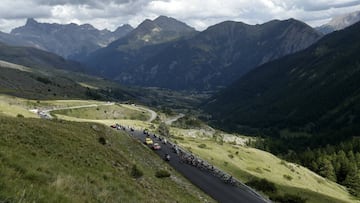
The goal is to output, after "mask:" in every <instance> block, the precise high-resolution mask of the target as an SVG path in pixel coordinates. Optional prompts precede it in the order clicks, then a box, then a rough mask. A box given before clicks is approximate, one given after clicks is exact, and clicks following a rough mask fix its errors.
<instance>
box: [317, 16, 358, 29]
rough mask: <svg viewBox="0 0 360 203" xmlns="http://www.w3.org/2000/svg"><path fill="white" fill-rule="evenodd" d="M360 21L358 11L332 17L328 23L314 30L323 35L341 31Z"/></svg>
mask: <svg viewBox="0 0 360 203" xmlns="http://www.w3.org/2000/svg"><path fill="white" fill-rule="evenodd" d="M359 21H360V11H355V12H352V13H349V14H344V15H340V16H336V17H334V18H333V19H332V20H331V21H330V22H329V23H327V24H324V25H322V26H320V27H317V28H316V29H317V30H318V31H320V32H321V33H323V34H329V33H331V32H334V31H337V30H342V29H344V28H346V27H349V26H351V25H353V24H355V23H357V22H359Z"/></svg>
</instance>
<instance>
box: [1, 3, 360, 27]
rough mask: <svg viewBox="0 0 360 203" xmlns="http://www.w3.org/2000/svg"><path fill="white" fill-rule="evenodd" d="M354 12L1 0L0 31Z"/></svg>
mask: <svg viewBox="0 0 360 203" xmlns="http://www.w3.org/2000/svg"><path fill="white" fill-rule="evenodd" d="M355 10H360V0H316V1H315V0H252V1H248V0H207V1H204V0H27V1H23V0H2V2H1V5H0V29H1V30H3V31H9V30H10V29H11V28H13V27H17V26H19V25H21V24H23V23H24V22H25V19H26V18H27V17H33V18H35V19H37V20H39V21H40V22H57V23H70V22H74V23H78V24H83V23H90V24H93V25H94V26H95V27H97V28H101V29H103V28H109V29H111V30H114V29H115V28H116V27H117V26H119V25H121V24H124V23H130V24H131V25H132V26H137V25H138V24H139V23H141V22H142V21H143V20H144V19H146V18H150V19H153V18H155V17H157V16H159V15H166V16H171V17H174V18H177V19H179V20H181V21H184V22H186V23H188V24H189V25H191V26H194V27H195V28H197V29H199V30H202V29H205V28H206V27H208V26H209V25H212V24H216V23H219V22H221V21H225V20H235V21H243V22H245V23H249V24H255V23H263V22H266V21H269V20H272V19H287V18H296V19H299V20H303V21H305V22H307V23H309V24H311V25H319V24H321V23H324V22H326V21H328V20H329V19H330V18H331V17H332V16H335V15H339V14H343V13H348V12H352V11H355Z"/></svg>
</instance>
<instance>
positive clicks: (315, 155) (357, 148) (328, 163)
mask: <svg viewBox="0 0 360 203" xmlns="http://www.w3.org/2000/svg"><path fill="white" fill-rule="evenodd" d="M274 142H275V141H274V140H272V141H269V140H265V141H260V142H257V143H252V144H253V146H255V147H258V148H262V149H267V150H269V151H272V150H271V149H272V148H273V147H274V145H273V144H274ZM278 144H279V143H278ZM283 144H285V143H283ZM277 155H279V156H281V157H282V158H284V159H286V160H288V161H291V162H295V163H298V164H301V165H303V166H305V167H307V168H309V169H310V170H312V171H314V172H316V173H317V174H319V175H321V176H323V177H325V178H328V179H329V180H332V181H335V182H337V183H339V184H341V185H344V186H346V187H347V188H348V190H349V192H350V193H351V194H352V195H354V196H357V197H360V138H352V139H351V140H348V141H344V142H341V143H340V144H337V145H326V146H325V147H319V148H314V149H311V148H307V149H305V150H298V151H296V150H288V151H287V153H278V154H277Z"/></svg>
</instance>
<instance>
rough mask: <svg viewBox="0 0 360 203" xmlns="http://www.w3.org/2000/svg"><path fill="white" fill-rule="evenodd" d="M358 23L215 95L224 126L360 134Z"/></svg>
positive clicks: (216, 115) (210, 107)
mask: <svg viewBox="0 0 360 203" xmlns="http://www.w3.org/2000/svg"><path fill="white" fill-rule="evenodd" d="M359 33H360V23H357V24H355V25H353V26H351V27H349V28H347V29H345V30H342V31H339V32H334V33H331V34H329V35H327V36H325V37H323V38H322V39H321V40H320V41H319V42H318V43H316V44H314V45H313V46H311V47H309V48H308V49H306V50H304V51H301V52H299V53H295V54H293V55H289V56H286V57H283V58H281V59H278V60H275V61H273V62H270V63H267V64H264V65H263V66H260V67H258V68H256V69H255V70H253V71H251V72H250V73H248V74H246V75H245V76H243V77H242V78H240V79H239V80H237V81H236V82H235V83H234V84H232V85H231V86H229V87H228V88H226V89H225V90H223V91H222V92H221V93H220V94H218V95H217V96H215V97H214V98H212V99H211V100H210V101H209V102H208V104H207V105H206V109H207V111H208V112H210V113H211V114H212V115H213V119H214V121H215V120H217V121H219V122H218V124H219V125H220V126H222V127H223V128H225V127H227V128H231V129H242V128H243V127H244V126H250V127H255V128H258V129H259V128H271V129H278V130H281V129H298V131H301V130H299V129H302V130H304V131H307V132H312V133H323V132H325V131H327V133H329V134H334V133H339V132H341V131H343V132H342V133H339V136H343V137H345V136H347V137H351V136H358V132H359V129H360V83H359V81H360V68H359V64H360V58H359V53H360V35H359Z"/></svg>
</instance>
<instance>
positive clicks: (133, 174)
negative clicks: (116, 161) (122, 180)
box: [131, 165, 144, 178]
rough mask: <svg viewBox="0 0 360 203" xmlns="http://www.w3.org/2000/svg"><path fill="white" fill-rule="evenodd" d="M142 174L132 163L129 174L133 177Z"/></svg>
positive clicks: (138, 176)
mask: <svg viewBox="0 0 360 203" xmlns="http://www.w3.org/2000/svg"><path fill="white" fill-rule="evenodd" d="M143 175H144V173H143V172H142V171H141V170H140V169H139V168H138V167H137V166H136V165H133V167H132V168H131V176H132V177H133V178H140V177H142V176H143Z"/></svg>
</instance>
